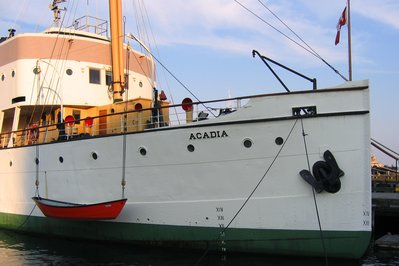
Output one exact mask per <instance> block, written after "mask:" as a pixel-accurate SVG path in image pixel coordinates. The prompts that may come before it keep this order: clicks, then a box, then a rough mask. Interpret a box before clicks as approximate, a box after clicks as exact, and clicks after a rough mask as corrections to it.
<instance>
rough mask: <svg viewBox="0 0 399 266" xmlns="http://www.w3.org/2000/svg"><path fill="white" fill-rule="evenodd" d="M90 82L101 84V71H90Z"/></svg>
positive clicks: (92, 69)
mask: <svg viewBox="0 0 399 266" xmlns="http://www.w3.org/2000/svg"><path fill="white" fill-rule="evenodd" d="M89 82H90V83H92V84H101V79H100V69H94V68H90V69H89Z"/></svg>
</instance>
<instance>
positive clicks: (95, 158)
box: [91, 152, 98, 160]
mask: <svg viewBox="0 0 399 266" xmlns="http://www.w3.org/2000/svg"><path fill="white" fill-rule="evenodd" d="M91 157H93V159H94V160H97V158H98V155H97V153H95V152H92V153H91Z"/></svg>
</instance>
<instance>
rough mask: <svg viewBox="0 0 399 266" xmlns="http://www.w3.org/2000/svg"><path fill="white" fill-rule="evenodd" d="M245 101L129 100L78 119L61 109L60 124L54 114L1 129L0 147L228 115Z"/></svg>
mask: <svg viewBox="0 0 399 266" xmlns="http://www.w3.org/2000/svg"><path fill="white" fill-rule="evenodd" d="M248 100H249V97H247V98H245V97H243V98H231V99H223V100H215V101H207V102H185V103H182V104H177V105H169V104H165V105H162V104H161V105H160V107H158V108H139V107H140V106H141V104H140V105H137V103H136V104H134V102H128V103H126V104H125V103H120V104H119V107H120V108H121V107H124V108H123V110H126V111H121V112H115V109H114V108H111V107H112V106H110V107H109V108H111V109H110V110H111V111H110V112H109V113H108V114H105V115H99V116H85V117H84V116H82V117H83V118H81V119H76V118H74V117H73V116H72V115H68V110H64V113H65V114H66V117H65V118H64V122H62V123H61V122H59V121H57V119H56V118H55V117H56V115H54V114H53V115H52V117H53V118H54V121H49V120H47V121H46V120H42V119H38V120H37V121H34V122H31V123H29V125H27V126H26V127H25V128H24V129H20V130H16V131H8V132H4V131H3V132H2V133H0V149H1V148H12V147H21V146H28V145H36V144H44V143H53V142H59V141H71V140H79V139H84V138H94V137H104V136H109V135H118V134H125V133H126V134H129V133H139V132H145V131H150V130H159V129H165V128H166V127H179V126H185V125H187V124H194V123H199V122H201V121H203V120H209V119H217V118H218V117H221V116H226V115H229V114H231V113H233V112H235V111H236V110H237V109H239V108H241V107H242V105H243V104H245V103H246V102H247V101H248ZM67 108H70V109H72V108H73V107H67ZM67 108H66V109H67ZM95 108H97V110H100V109H101V108H99V107H95ZM69 113H70V112H69ZM36 117H41V118H42V117H43V116H42V115H36ZM24 119H26V117H25V118H24Z"/></svg>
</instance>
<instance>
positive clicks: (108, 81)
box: [105, 70, 112, 86]
mask: <svg viewBox="0 0 399 266" xmlns="http://www.w3.org/2000/svg"><path fill="white" fill-rule="evenodd" d="M111 83H112V71H109V70H107V71H105V84H106V85H107V86H109V85H111Z"/></svg>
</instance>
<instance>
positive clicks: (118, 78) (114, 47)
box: [109, 0, 125, 103]
mask: <svg viewBox="0 0 399 266" xmlns="http://www.w3.org/2000/svg"><path fill="white" fill-rule="evenodd" d="M109 16H110V24H111V25H110V27H111V57H112V91H113V94H114V103H115V102H120V101H122V100H123V98H122V94H123V92H124V87H125V81H124V79H125V77H124V71H123V57H122V51H123V40H122V37H123V34H122V3H121V0H109Z"/></svg>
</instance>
